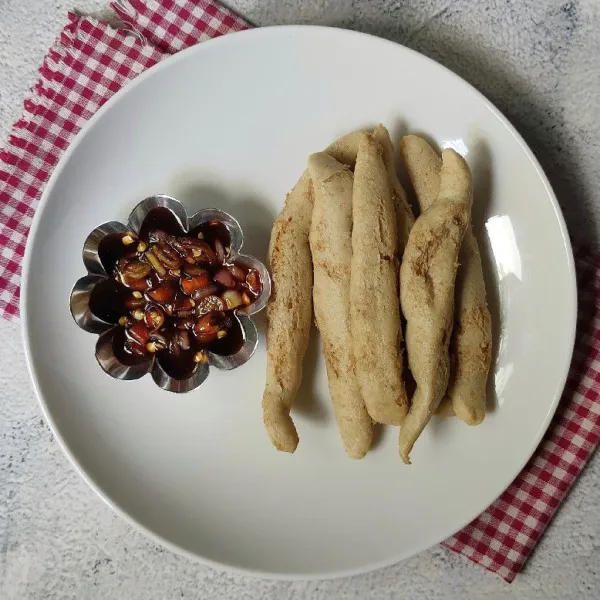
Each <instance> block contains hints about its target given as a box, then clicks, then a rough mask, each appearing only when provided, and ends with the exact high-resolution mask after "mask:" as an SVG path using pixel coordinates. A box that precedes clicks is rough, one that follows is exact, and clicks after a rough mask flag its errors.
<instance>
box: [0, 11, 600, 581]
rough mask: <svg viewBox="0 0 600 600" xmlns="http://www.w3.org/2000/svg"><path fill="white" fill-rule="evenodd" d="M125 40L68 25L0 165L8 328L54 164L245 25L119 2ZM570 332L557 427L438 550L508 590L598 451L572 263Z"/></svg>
mask: <svg viewBox="0 0 600 600" xmlns="http://www.w3.org/2000/svg"><path fill="white" fill-rule="evenodd" d="M112 6H113V8H114V10H115V11H116V12H117V13H118V15H119V16H120V17H121V19H122V20H123V21H124V22H125V23H126V24H127V27H128V28H129V29H121V30H116V29H113V28H111V27H110V26H108V25H107V24H105V23H100V22H98V21H96V20H94V19H90V18H85V17H80V16H77V15H74V14H70V15H69V23H68V24H67V26H66V27H65V29H64V30H63V31H62V33H61V34H60V36H59V37H58V39H57V41H56V43H55V45H54V46H53V47H52V48H51V49H50V50H49V52H48V54H47V56H46V58H45V59H44V62H43V64H42V67H41V68H40V75H39V80H38V81H37V83H36V84H35V86H34V88H33V89H32V90H31V92H30V94H29V96H28V98H27V99H26V100H25V103H24V112H23V116H22V118H21V119H19V121H17V123H15V125H14V127H13V129H12V133H11V135H10V137H9V139H8V145H7V148H6V149H5V150H3V151H2V152H1V153H0V316H3V317H5V318H9V319H10V318H12V319H16V318H18V310H19V282H20V273H21V260H22V258H23V253H24V250H25V242H26V239H27V233H28V231H29V227H30V225H31V221H32V218H33V215H34V212H35V209H36V208H37V205H38V202H39V199H40V195H41V192H42V189H43V187H44V184H45V183H46V181H47V180H48V177H49V176H50V173H51V171H52V169H53V168H54V166H55V165H56V163H57V162H58V160H59V158H60V156H61V154H62V152H63V151H64V150H65V148H66V147H67V146H68V145H69V143H70V142H71V140H72V139H73V137H74V136H75V134H76V133H77V132H78V131H79V130H80V129H81V127H82V126H83V125H84V124H85V122H86V121H87V120H88V119H89V118H90V117H91V116H92V115H93V114H94V113H95V112H96V110H98V108H99V107H100V106H101V105H102V104H103V103H104V102H105V101H106V100H108V98H110V97H111V96H112V95H113V94H114V93H115V92H117V91H118V90H119V89H120V88H121V87H122V86H123V85H124V84H125V83H127V82H128V81H129V80H131V79H133V78H134V77H136V75H138V74H139V73H141V72H142V71H144V70H145V69H147V68H149V67H151V66H152V65H154V64H155V63H156V62H158V61H159V60H161V59H162V58H164V57H165V56H168V55H170V54H172V53H174V52H177V51H178V50H181V49H182V48H185V47H187V46H190V45H192V44H195V43H197V42H198V41H202V40H205V39H208V38H212V37H215V36H218V35H221V34H224V33H229V32H232V31H239V30H241V29H244V28H245V27H247V24H246V23H244V22H243V21H242V20H240V19H239V18H238V17H237V16H236V15H234V14H233V13H231V12H229V11H228V10H227V9H225V8H223V7H222V6H220V5H218V4H216V3H213V2H208V1H205V0H162V1H161V2H157V1H152V0H150V1H147V2H142V1H141V0H128V1H125V0H121V1H119V2H115V3H113V4H112ZM575 260H576V266H577V272H578V289H579V322H578V330H577V339H576V343H575V353H574V357H573V363H572V366H571V371H570V374H569V378H568V382H567V385H566V388H565V392H564V394H563V398H562V401H561V404H560V406H559V408H558V411H557V414H556V417H555V419H554V421H553V422H552V424H551V425H550V428H549V430H548V433H547V435H546V437H545V439H544V441H543V442H542V444H541V445H540V447H539V448H538V450H537V451H536V454H535V456H534V457H533V458H532V459H531V461H530V462H529V464H528V465H527V466H526V467H525V469H524V470H523V471H522V472H521V474H520V475H519V476H518V477H517V478H516V479H515V481H514V482H513V483H512V484H511V486H510V487H509V488H508V489H507V490H506V491H505V492H504V493H503V494H502V496H501V497H500V498H499V499H498V500H496V502H495V503H494V504H493V505H492V506H491V507H490V508H488V510H486V511H485V512H484V513H483V514H482V515H480V516H479V517H477V518H476V519H475V520H474V521H473V522H472V523H471V524H470V525H468V526H467V527H465V528H464V529H463V530H462V531H460V532H459V533H457V534H456V535H454V536H452V537H451V538H449V539H448V540H446V541H445V542H444V545H445V546H446V547H447V548H451V549H452V550H455V551H457V552H461V553H462V554H464V555H465V556H467V557H469V558H470V559H471V560H472V561H474V562H476V563H478V564H481V565H483V566H484V567H486V568H487V569H490V570H492V571H495V572H497V573H498V574H499V575H501V576H502V577H503V578H504V579H506V580H507V581H509V582H510V581H512V580H513V579H514V577H515V575H516V574H517V573H518V572H519V571H520V570H521V569H522V568H523V565H524V564H525V562H526V560H527V558H528V556H529V554H530V553H531V551H532V550H533V548H534V546H535V544H536V543H537V541H538V540H539V539H540V537H541V535H542V534H543V532H544V530H545V529H546V527H547V526H548V523H549V522H550V520H551V519H552V516H553V515H554V513H555V512H556V510H557V508H558V506H559V505H560V503H561V502H562V501H563V500H564V498H565V497H566V495H567V493H568V491H569V489H570V487H571V485H572V484H573V482H574V481H575V479H576V478H577V476H578V475H579V473H580V472H581V470H582V469H583V467H584V465H585V464H586V463H587V461H588V460H589V458H590V457H591V455H592V453H593V452H594V449H595V448H596V446H597V445H598V442H599V440H600V400H599V393H600V260H599V258H598V257H597V256H596V255H592V254H591V253H589V252H585V251H583V250H578V251H577V253H576V257H575Z"/></svg>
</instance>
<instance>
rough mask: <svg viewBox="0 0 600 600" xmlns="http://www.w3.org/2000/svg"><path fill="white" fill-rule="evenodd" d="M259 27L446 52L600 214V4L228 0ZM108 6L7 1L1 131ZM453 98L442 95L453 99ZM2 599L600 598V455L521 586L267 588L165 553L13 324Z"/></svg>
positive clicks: (467, 570)
mask: <svg viewBox="0 0 600 600" xmlns="http://www.w3.org/2000/svg"><path fill="white" fill-rule="evenodd" d="M229 5H230V6H232V7H234V8H237V9H238V10H239V11H240V12H241V13H242V14H244V15H245V16H246V17H247V18H248V19H250V20H252V21H253V22H255V23H256V24H264V25H267V24H276V23H297V22H304V23H324V24H329V25H339V26H344V27H352V28H356V29H360V30H364V31H368V32H371V33H376V34H378V35H382V36H385V37H388V38H390V39H394V40H397V41H400V42H402V43H404V44H406V45H408V46H411V47H412V48H415V49H417V50H419V51H421V52H423V53H424V54H427V55H428V56H431V57H432V58H435V59H436V60H438V61H440V62H442V63H443V64H445V65H446V66H448V67H450V68H451V69H453V70H454V71H455V72H457V73H459V74H460V75H462V76H463V77H465V78H466V79H467V80H468V81H470V82H471V83H473V84H474V85H475V86H476V87H478V88H479V89H480V90H481V91H482V92H484V93H485V94H486V95H487V96H488V97H489V98H490V99H491V100H492V101H493V102H494V103H496V105H497V106H498V107H499V108H500V109H501V110H503V111H504V112H505V113H506V114H507V115H508V117H509V118H510V119H511V120H512V121H513V123H514V124H515V125H516V126H517V128H518V129H519V130H520V131H521V133H522V134H523V135H524V136H525V138H526V140H527V141H528V142H529V143H530V144H531V146H532V147H533V149H534V151H535V152H536V154H537V155H538V157H539V158H540V160H541V162H542V164H543V166H544V167H545V168H546V170H547V172H548V174H549V176H550V178H551V180H552V183H553V185H554V187H555V190H556V192H557V194H558V196H559V199H560V201H561V204H562V206H563V209H564V211H565V213H566V216H567V220H568V222H569V226H570V229H571V232H572V234H573V237H574V238H576V239H578V240H582V241H588V242H590V243H592V244H594V245H595V244H596V239H597V237H598V232H599V223H600V220H599V218H598V217H600V185H599V184H600V168H599V167H598V158H597V157H598V153H599V152H598V151H599V144H600V63H599V59H598V56H600V35H599V34H598V30H599V27H600V5H599V4H598V2H597V0H581V1H573V2H564V1H562V2H559V1H557V0H550V1H548V2H527V1H526V0H513V1H511V0H503V1H501V0H495V1H494V0H488V1H486V0H456V1H454V2H449V1H448V0H446V1H441V0H440V1H438V0H426V1H423V2H408V1H406V2H398V1H394V0H371V1H367V0H353V1H351V0H309V1H305V0H302V1H301V0H295V1H292V0H230V2H229ZM104 6H105V2H103V1H101V0H85V1H79V2H77V0H0V139H2V140H4V139H5V137H6V134H7V132H8V129H9V127H10V125H11V123H12V122H13V121H14V120H15V118H17V117H18V115H19V112H20V107H21V102H22V98H23V96H24V94H25V91H26V90H27V88H28V87H29V86H30V85H31V84H32V83H33V81H34V79H35V72H36V69H37V67H38V66H39V64H40V62H41V59H42V57H43V55H44V53H45V51H46V49H47V47H48V46H49V45H50V44H51V42H52V41H53V39H54V37H55V36H56V34H57V33H58V32H59V31H60V29H61V27H62V25H63V24H64V21H65V18H66V11H67V10H68V9H70V8H74V7H75V8H78V9H80V10H81V11H82V12H97V11H101V10H102V8H103V7H104ZM440 101H443V94H440ZM0 340H2V342H1V343H0V365H1V368H0V390H2V391H1V393H0V598H2V599H19V600H20V599H24V598H36V599H37V598H39V599H41V598H44V599H58V598H60V599H63V598H73V599H77V600H88V599H96V598H97V599H103V598H109V597H110V598H115V599H120V598H123V599H127V600H135V599H154V598H156V599H158V598H160V599H163V598H164V599H167V598H203V599H207V600H208V599H215V600H216V599H221V598H242V599H243V598H261V599H263V598H278V599H280V598H281V599H283V600H286V599H289V600H292V599H293V600H305V599H306V600H307V599H309V598H310V599H312V598H315V599H319V600H320V599H323V600H325V599H332V598H348V599H357V600H358V599H359V598H360V599H391V598H427V599H437V598H440V599H450V598H464V599H465V600H467V599H477V600H479V599H480V598H483V597H486V598H489V599H490V600H495V599H501V598H507V597H509V596H511V597H513V596H514V597H518V598H531V599H534V598H540V599H544V600H552V599H560V600H563V599H566V598H582V599H587V598H589V599H591V598H598V597H599V596H600V558H599V557H600V510H599V509H600V455H598V454H596V456H595V458H594V459H593V460H592V461H591V463H590V464H589V465H588V467H587V469H586V470H585V471H584V473H583V475H582V476H581V478H580V479H579V481H578V482H577V484H576V485H575V487H574V489H573V491H572V493H571V495H570V497H569V499H568V501H567V502H566V504H565V505H564V506H563V507H562V508H561V510H560V511H559V513H558V515H557V517H556V519H555V520H554V522H553V524H552V526H551V528H550V529H549V530H548V532H547V534H546V536H545V537H544V538H543V540H542V542H541V543H540V544H539V546H538V548H537V550H536V552H535V553H534V555H533V557H532V558H531V560H530V562H529V564H528V566H527V568H526V570H525V572H524V573H523V574H522V575H521V576H519V577H518V578H517V580H516V581H515V582H514V583H513V584H512V585H511V586H508V585H507V584H505V583H503V582H502V581H501V580H499V579H498V578H497V577H496V576H494V575H491V574H487V573H485V572H484V571H483V570H482V569H481V568H479V567H475V566H473V565H471V564H470V563H469V561H467V560H466V559H465V558H463V557H461V556H457V555H454V554H452V553H450V552H449V551H446V550H444V549H442V548H434V549H432V550H429V551H427V552H424V553H423V554H421V555H420V556H417V557H414V558H412V559H410V560H407V561H405V562H404V563H401V564H399V565H396V566H394V567H390V568H388V569H385V570H382V571H378V572H375V573H371V574H369V575H364V576H361V577H354V578H350V579H344V580H338V581H327V582H315V583H278V582H267V581H258V580H253V579H248V578H244V577H238V576H234V575H227V574H220V573H217V572H215V571H212V570H210V569H206V568H203V567H201V566H199V565H197V564H195V563H192V562H190V561H189V560H187V559H184V558H180V557H178V556H175V555H173V554H171V553H169V552H168V551H164V550H162V549H161V548H158V547H156V546H155V545H154V544H153V543H152V542H150V541H148V540H147V539H146V538H145V537H144V536H142V535H141V534H139V533H137V532H136V531H135V530H133V529H132V528H131V527H129V526H128V525H126V524H125V523H123V522H122V521H121V520H120V519H118V518H117V517H115V516H114V515H113V513H112V512H111V510H110V509H109V508H108V507H107V506H105V505H104V504H102V502H101V501H100V500H99V499H98V498H97V497H96V496H95V495H94V493H93V492H92V491H91V490H90V489H88V488H87V486H86V485H85V483H84V482H83V481H82V480H81V479H80V478H79V477H78V476H77V475H76V474H75V473H74V471H73V470H72V469H71V467H70V465H69V464H68V462H67V460H66V459H65V458H64V457H63V455H62V454H61V451H60V449H59V447H58V445H57V444H56V442H54V441H53V439H52V436H51V434H50V432H49V430H48V428H47V427H46V426H45V425H44V423H43V422H42V420H41V417H40V412H39V410H38V407H37V404H36V401H35V399H34V396H33V392H32V390H31V386H30V384H29V381H28V377H27V372H26V368H25V365H24V362H23V361H24V359H23V351H22V349H21V342H20V337H19V330H18V327H17V326H16V325H14V324H8V323H5V322H0Z"/></svg>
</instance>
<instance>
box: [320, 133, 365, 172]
mask: <svg viewBox="0 0 600 600" xmlns="http://www.w3.org/2000/svg"><path fill="white" fill-rule="evenodd" d="M365 133H366V132H364V131H353V132H352V133H348V134H346V135H345V136H344V137H341V138H340V139H339V140H337V141H335V142H333V144H330V145H329V146H328V147H327V149H326V150H325V152H326V153H327V154H329V156H331V157H333V158H335V160H337V161H338V162H341V163H342V164H343V165H347V166H348V167H350V168H351V169H352V170H354V165H355V164H356V155H357V153H358V145H359V143H360V140H361V139H362V137H363V135H364V134H365Z"/></svg>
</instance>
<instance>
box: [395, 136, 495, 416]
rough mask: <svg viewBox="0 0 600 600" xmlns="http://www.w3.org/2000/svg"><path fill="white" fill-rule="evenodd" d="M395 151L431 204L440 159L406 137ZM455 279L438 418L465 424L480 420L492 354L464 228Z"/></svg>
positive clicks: (424, 203) (473, 242) (477, 267)
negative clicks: (445, 385)
mask: <svg viewBox="0 0 600 600" xmlns="http://www.w3.org/2000/svg"><path fill="white" fill-rule="evenodd" d="M400 153H401V155H402V158H403V159H404V162H405V164H406V168H407V170H408V174H409V177H410V180H411V182H412V184H413V187H414V189H415V192H416V194H417V199H418V201H419V204H420V206H421V210H426V209H427V208H428V207H429V206H430V205H431V204H432V203H433V201H434V200H435V197H436V196H437V193H438V190H439V185H440V176H439V173H440V168H441V162H442V161H441V159H440V157H439V155H438V154H437V152H436V151H435V150H434V149H433V148H432V147H431V146H430V145H429V144H428V143H427V142H426V141H425V140H424V139H422V138H420V137H418V136H415V135H409V136H406V137H404V138H403V139H402V140H401V142H400ZM458 260H459V263H460V266H459V268H458V273H457V276H456V290H455V294H454V296H455V313H454V332H453V334H452V338H451V340H450V354H451V356H453V358H454V361H453V364H452V366H451V373H450V383H449V385H448V389H447V391H446V395H445V396H444V399H443V400H442V403H441V404H440V407H439V409H438V414H444V415H451V414H452V413H453V412H454V413H455V414H456V415H458V417H459V418H460V419H462V420H463V421H464V422H465V423H467V424H468V425H478V424H479V423H481V422H482V421H483V419H484V417H485V402H486V384H487V378H488V373H489V369H490V364H491V359H492V354H491V348H492V327H491V317H490V312H489V310H488V307H487V302H486V294H485V281H484V278H483V269H482V266H481V257H480V255H479V246H478V244H477V239H476V237H475V235H474V233H473V230H472V227H471V226H469V227H468V228H467V231H466V233H465V237H464V240H463V244H462V247H461V250H460V254H459V259H458Z"/></svg>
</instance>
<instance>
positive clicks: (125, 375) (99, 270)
mask: <svg viewBox="0 0 600 600" xmlns="http://www.w3.org/2000/svg"><path fill="white" fill-rule="evenodd" d="M155 209H163V210H162V211H161V213H162V214H165V212H164V209H166V210H167V211H168V212H169V213H170V219H172V220H173V222H174V223H176V224H177V225H178V227H179V228H180V229H181V230H182V232H184V233H188V232H191V231H193V230H195V229H196V228H198V227H201V226H202V225H204V224H206V223H214V222H217V223H219V224H221V225H223V226H224V227H225V229H226V230H227V234H228V236H229V244H228V246H229V247H228V250H227V252H228V253H227V262H228V263H232V264H237V265H239V266H241V267H244V268H246V269H254V270H255V271H257V272H258V274H259V275H260V279H261V283H262V290H261V293H260V294H259V295H258V297H256V298H255V299H254V301H253V302H252V303H251V304H250V305H249V306H244V307H243V308H242V307H240V308H237V309H235V310H234V311H232V312H231V313H230V315H231V318H232V319H233V327H234V328H235V329H236V330H237V331H236V333H237V334H238V336H237V337H238V339H239V344H238V345H237V347H236V348H235V349H234V351H233V352H232V353H230V352H228V351H223V349H219V348H218V347H213V348H211V347H210V346H209V347H207V351H206V357H207V360H206V361H205V362H200V363H198V364H197V365H196V366H195V368H194V370H193V372H192V373H191V374H190V375H189V376H186V377H185V378H178V377H176V376H174V375H173V374H169V373H168V372H167V371H168V370H169V369H168V368H167V370H165V365H163V364H162V361H161V353H160V352H159V353H156V354H152V355H150V356H147V357H140V358H139V359H138V360H133V361H130V360H127V361H124V360H123V359H122V356H120V354H119V353H118V352H115V347H116V344H115V338H116V337H117V336H119V335H121V333H120V332H121V331H122V327H121V326H120V325H119V324H118V322H119V318H120V316H121V315H120V314H119V311H116V310H112V309H111V307H110V306H109V305H102V303H99V302H98V301H97V300H95V298H97V297H100V293H99V292H98V290H99V289H100V288H99V286H112V288H111V293H119V286H121V285H122V284H120V283H118V282H116V280H115V279H114V278H113V277H112V273H111V272H110V271H111V267H110V264H111V256H110V254H111V251H110V244H106V243H105V244H103V243H102V242H103V240H107V239H108V238H109V236H110V238H111V239H114V238H115V237H116V236H118V237H122V236H125V235H127V234H128V233H132V232H133V233H134V234H135V235H136V236H138V235H140V233H141V232H142V229H143V227H144V223H145V221H146V219H147V218H148V217H149V215H150V214H151V213H152V211H155ZM153 214H156V212H155V213H153ZM243 241H244V238H243V233H242V230H241V228H240V225H239V223H238V222H237V221H236V220H235V219H234V218H233V217H232V216H231V215H229V214H228V213H226V212H223V211H221V210H218V209H213V208H211V209H204V210H201V211H199V212H197V213H196V214H194V215H193V216H191V217H188V216H187V213H186V211H185V208H184V207H183V205H182V204H181V203H180V202H179V201H178V200H176V199H175V198H171V197H169V196H165V195H157V196H150V197H149V198H146V199H145V200H143V201H142V202H140V203H139V204H138V205H137V206H136V207H135V208H134V209H133V211H132V212H131V214H130V215H129V218H128V221H127V225H124V224H123V223H120V222H118V221H109V222H108V223H103V224H102V225H99V226H98V227H96V229H94V230H93V231H92V232H91V233H90V235H89V236H88V238H87V239H86V241H85V244H84V246H83V263H84V265H85V267H86V269H87V275H85V276H84V277H82V278H81V279H79V280H78V281H77V283H75V285H74V287H73V290H72V291H71V299H70V306H71V314H72V315H73V319H74V320H75V322H76V323H77V325H79V327H81V329H83V330H85V331H87V332H89V333H94V334H99V337H98V341H97V343H96V359H97V360H98V363H99V364H100V366H101V367H102V369H103V370H104V371H105V372H106V373H107V374H108V375H110V376H111V377H114V378H115V379H139V378H140V377H143V376H144V375H146V374H147V373H150V374H151V375H152V379H153V380H154V381H155V383H156V384H157V385H158V386H159V387H161V388H162V389H164V390H168V391H170V392H189V391H191V390H194V389H196V388H197V387H198V386H200V385H201V384H202V383H203V382H204V380H205V379H206V378H207V377H208V373H209V366H213V367H216V368H217V369H223V370H231V369H235V368H236V367H239V366H241V365H243V364H244V363H246V362H247V361H248V360H249V359H250V358H251V357H252V355H253V354H254V351H255V349H256V345H257V343H258V333H257V330H256V325H255V324H254V322H253V321H252V319H251V315H253V314H255V313H257V312H259V311H260V310H262V309H263V308H264V307H265V306H266V304H267V302H268V300H269V296H270V294H271V279H270V277H269V273H268V271H267V269H266V267H265V265H264V264H263V263H262V262H260V261H259V260H258V259H256V258H254V257H252V256H248V255H245V254H241V249H242V244H243ZM125 290H126V288H125V287H124V286H123V291H125ZM95 292H96V294H95ZM99 304H100V305H99ZM217 346H218V344H217Z"/></svg>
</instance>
